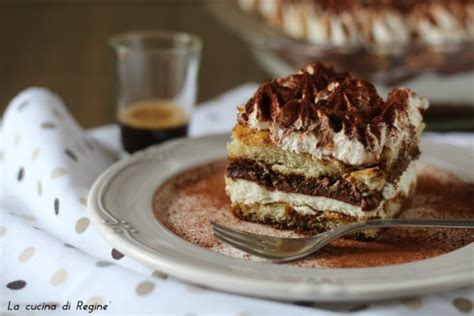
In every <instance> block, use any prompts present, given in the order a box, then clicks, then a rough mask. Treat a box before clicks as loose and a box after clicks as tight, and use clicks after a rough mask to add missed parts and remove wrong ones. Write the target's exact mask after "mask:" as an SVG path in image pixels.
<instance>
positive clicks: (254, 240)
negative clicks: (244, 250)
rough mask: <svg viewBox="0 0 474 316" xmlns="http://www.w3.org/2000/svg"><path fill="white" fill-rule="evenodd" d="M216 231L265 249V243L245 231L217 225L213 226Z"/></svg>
mask: <svg viewBox="0 0 474 316" xmlns="http://www.w3.org/2000/svg"><path fill="white" fill-rule="evenodd" d="M213 229H214V233H219V234H220V235H224V236H225V237H227V238H229V239H232V240H235V241H237V242H241V243H245V244H251V245H252V246H253V247H256V248H260V249H263V248H264V247H265V245H264V244H263V243H262V242H260V240H258V239H257V238H254V237H251V236H250V237H249V236H246V235H245V234H244V233H240V232H232V231H228V230H227V229H224V228H221V227H218V226H215V227H213Z"/></svg>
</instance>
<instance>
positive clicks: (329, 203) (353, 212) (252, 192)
mask: <svg viewBox="0 0 474 316" xmlns="http://www.w3.org/2000/svg"><path fill="white" fill-rule="evenodd" d="M415 183H416V163H415V162H414V161H413V162H411V163H410V165H409V166H408V168H407V169H406V170H405V171H404V172H403V174H402V175H401V176H400V179H399V180H398V182H397V183H395V184H392V183H388V184H386V185H385V187H384V189H383V196H384V198H385V199H386V200H388V199H391V198H394V197H395V196H397V195H399V194H401V195H403V196H407V195H408V194H409V193H410V190H411V188H412V187H413V186H414V185H415ZM226 191H227V193H228V195H229V197H230V200H231V201H232V203H243V204H247V205H252V204H255V203H259V204H270V203H278V202H281V203H288V204H291V205H292V206H293V208H294V209H295V211H297V212H298V213H300V214H304V215H308V214H316V212H317V211H321V210H324V211H332V212H337V213H341V214H346V215H350V216H356V217H372V216H380V217H382V218H383V216H384V203H385V201H382V202H381V203H380V204H379V205H378V206H377V207H376V208H375V209H373V210H370V211H363V210H362V208H361V207H359V206H355V205H352V204H349V203H345V202H341V201H338V200H335V199H331V198H327V197H322V196H311V195H305V194H300V193H288V192H282V191H270V190H267V189H266V188H265V187H263V186H260V185H258V184H256V183H255V182H251V181H247V180H242V179H231V178H226Z"/></svg>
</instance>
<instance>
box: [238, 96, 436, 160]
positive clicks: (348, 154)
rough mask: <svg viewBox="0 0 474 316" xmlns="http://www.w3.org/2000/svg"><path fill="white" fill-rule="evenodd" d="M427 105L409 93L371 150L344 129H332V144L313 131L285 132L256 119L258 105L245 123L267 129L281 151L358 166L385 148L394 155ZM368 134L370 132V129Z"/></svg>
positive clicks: (419, 121)
mask: <svg viewBox="0 0 474 316" xmlns="http://www.w3.org/2000/svg"><path fill="white" fill-rule="evenodd" d="M427 107H428V101H427V100H426V98H423V97H418V96H416V95H414V94H412V95H411V96H410V97H409V98H408V107H407V108H408V110H407V111H406V112H398V113H397V117H396V119H395V122H394V126H395V128H394V129H390V130H388V128H386V126H382V127H381V137H380V140H378V139H377V138H376V137H375V135H374V136H373V143H374V146H373V147H372V148H370V149H368V148H366V147H365V146H364V144H362V142H360V141H359V140H358V139H356V138H351V137H349V136H347V135H346V133H345V131H344V129H342V130H341V131H339V132H337V133H335V132H333V135H332V144H331V145H327V146H318V144H319V142H320V139H319V138H318V135H316V134H313V133H311V134H308V133H304V132H299V131H294V132H290V133H288V132H286V131H285V130H284V129H281V128H276V127H273V126H272V124H271V122H267V121H259V120H258V119H257V115H256V112H257V111H256V109H257V104H256V105H255V107H254V111H252V113H250V115H249V118H248V121H247V124H248V126H249V127H250V128H252V129H257V130H270V131H271V134H272V139H273V140H274V141H275V143H276V144H277V145H278V146H279V147H280V148H281V149H283V150H288V151H291V152H294V153H307V154H310V155H312V156H314V157H316V158H324V157H328V158H335V159H337V160H339V161H342V162H344V163H345V164H348V165H353V166H360V165H368V164H372V163H375V162H376V161H377V160H378V158H379V157H380V155H381V154H382V151H383V149H384V148H385V147H389V148H390V150H391V152H392V153H393V154H394V157H397V155H398V150H399V149H400V147H401V145H402V144H404V143H405V142H407V141H411V140H409V139H408V138H409V137H411V135H410V134H408V133H407V132H406V130H407V128H406V126H409V125H411V126H413V127H414V128H415V130H418V128H419V127H420V125H421V124H422V121H423V117H422V115H421V113H420V110H421V109H426V108H427ZM297 124H298V121H297V122H295V126H297ZM369 135H373V133H372V132H371V131H370V130H369Z"/></svg>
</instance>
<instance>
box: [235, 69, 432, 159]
mask: <svg viewBox="0 0 474 316" xmlns="http://www.w3.org/2000/svg"><path fill="white" fill-rule="evenodd" d="M427 107H428V101H427V100H426V98H422V97H418V96H417V95H416V94H415V93H413V92H411V91H410V90H408V89H404V88H399V89H395V90H393V91H392V92H391V93H390V94H389V96H388V98H387V101H385V102H384V101H383V100H382V99H381V98H380V97H379V96H378V95H377V93H376V91H375V88H374V87H373V86H372V85H371V84H369V83H368V82H365V81H362V80H356V79H352V77H351V76H350V75H348V74H338V73H335V72H334V71H333V69H332V68H327V67H325V66H323V65H321V64H314V65H309V66H307V67H305V68H304V69H302V70H301V71H300V72H298V74H296V75H292V76H290V77H287V78H280V79H277V80H273V81H272V82H270V83H268V84H265V85H263V86H262V87H261V88H260V89H259V90H258V91H257V92H256V94H255V95H254V97H253V98H252V99H251V100H250V101H249V102H248V103H247V104H246V105H245V106H242V107H240V108H239V115H238V120H239V122H240V123H241V124H246V125H247V126H248V127H249V128H252V129H257V130H268V131H269V132H270V137H271V139H272V140H273V142H274V143H275V144H276V145H277V146H279V147H280V148H281V149H283V150H288V151H292V152H295V153H307V154H310V155H312V156H314V157H317V158H334V159H337V160H339V161H341V162H344V163H345V164H348V165H354V166H360V165H370V164H375V163H377V162H378V161H379V160H380V159H381V157H382V153H383V151H384V149H385V148H389V149H390V150H391V152H392V153H393V154H394V156H395V157H396V154H397V153H398V151H399V149H400V148H401V147H402V146H403V145H404V144H408V143H411V142H413V141H417V139H413V138H414V137H417V136H418V134H419V131H420V130H421V129H422V128H423V126H424V125H423V116H422V112H423V111H424V110H426V109H427Z"/></svg>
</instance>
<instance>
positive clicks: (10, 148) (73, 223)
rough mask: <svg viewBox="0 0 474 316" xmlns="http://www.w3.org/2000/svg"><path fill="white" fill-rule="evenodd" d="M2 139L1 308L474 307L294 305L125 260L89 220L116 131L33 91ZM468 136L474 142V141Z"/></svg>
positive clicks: (242, 92) (444, 309) (248, 89)
mask: <svg viewBox="0 0 474 316" xmlns="http://www.w3.org/2000/svg"><path fill="white" fill-rule="evenodd" d="M255 89H256V85H254V84H247V85H243V86H240V87H238V88H236V89H233V90H231V91H229V92H227V93H226V94H224V95H222V96H220V97H218V98H216V99H215V100H213V101H210V102H206V104H205V105H203V106H201V107H198V108H197V110H196V111H195V113H194V116H193V120H192V122H191V126H190V133H191V135H192V136H199V135H203V134H208V133H218V132H224V131H229V130H230V128H231V127H232V125H233V124H234V120H235V106H236V105H237V104H242V103H244V102H245V100H246V99H248V97H249V96H250V95H251V94H252V93H253V92H254V91H255ZM1 135H2V138H1V142H2V143H0V148H1V150H2V151H3V161H2V158H0V167H1V168H2V177H1V181H2V182H1V187H2V191H1V196H0V210H1V223H0V247H1V250H2V273H1V278H2V285H1V302H0V303H1V309H2V311H7V310H12V309H13V310H15V308H16V307H17V305H18V307H17V308H18V309H19V311H23V312H24V311H26V309H27V308H30V309H31V308H38V307H43V308H47V307H48V306H52V305H48V306H44V305H41V304H43V303H54V304H56V305H57V307H56V312H57V313H58V312H59V311H58V310H61V308H63V306H65V307H64V308H65V309H67V306H68V305H67V303H68V302H69V303H71V306H70V307H69V310H68V311H69V312H70V311H75V310H76V308H77V304H78V303H79V302H80V301H82V302H84V304H93V303H100V304H102V306H104V304H106V305H108V307H107V311H109V312H110V311H112V312H114V313H117V312H122V313H127V312H140V313H145V312H160V313H168V314H183V313H198V314H201V313H202V314H209V313H218V314H232V315H235V314H239V313H240V314H245V313H250V312H252V313H255V314H284V315H291V314H306V313H308V314H309V313H313V312H314V311H315V310H317V311H318V312H319V313H320V314H321V315H323V314H332V312H330V310H346V311H347V310H350V309H359V310H360V312H359V313H364V314H374V315H376V314H380V313H382V312H383V313H384V314H387V315H396V314H399V313H404V314H411V313H417V314H419V313H421V314H426V315H432V314H433V313H434V312H438V313H444V314H451V315H452V314H455V313H456V312H457V313H462V311H468V310H469V309H472V301H471V300H470V299H471V298H472V296H473V293H474V291H473V290H472V289H460V290H456V291H451V292H448V293H442V294H435V295H430V296H426V297H423V298H410V299H407V300H401V301H400V300H396V301H390V302H384V303H375V304H370V305H367V304H342V305H341V304H312V303H311V302H304V303H301V302H300V303H298V304H288V303H279V302H274V301H268V300H262V299H254V298H249V297H243V296H237V295H232V294H228V293H222V292H218V291H214V290H211V289H206V288H202V287H199V286H196V285H190V284H187V283H185V282H182V281H179V280H176V279H174V278H172V277H168V276H167V275H165V274H163V273H161V272H160V271H153V270H152V269H150V268H148V267H145V266H143V265H142V264H140V263H138V262H136V261H134V260H132V259H130V258H128V257H127V256H122V255H121V254H120V253H119V252H117V251H116V250H114V249H112V248H111V246H110V245H108V244H107V243H106V242H105V241H103V240H102V238H101V237H100V236H99V235H98V234H97V232H96V231H95V229H94V227H92V226H91V225H90V223H89V220H88V218H87V212H86V206H85V198H86V196H87V191H88V189H89V187H90V185H91V184H92V182H93V180H94V179H95V178H96V177H97V176H98V174H99V173H100V172H101V171H102V170H104V169H105V168H106V167H107V166H108V165H110V164H111V163H112V162H113V160H114V159H115V158H116V157H117V156H118V153H119V150H120V144H119V141H118V128H117V127H116V126H109V127H105V128H99V129H94V130H93V131H91V132H89V133H87V132H84V131H83V130H82V129H81V127H80V126H79V125H78V124H77V122H76V121H75V120H74V119H73V118H72V117H71V116H70V115H69V113H68V112H67V111H66V109H65V107H64V105H63V103H62V101H61V100H60V99H59V98H58V97H57V96H56V95H54V94H53V93H51V92H50V91H48V90H46V89H41V88H30V89H27V90H25V91H23V92H22V93H20V94H19V95H18V96H17V97H16V98H15V99H14V100H12V102H11V104H10V105H9V106H8V109H7V111H6V112H5V114H4V117H3V127H2V132H1ZM462 136H464V138H466V139H468V145H469V144H471V145H472V144H473V142H472V141H473V139H474V138H473V137H472V135H467V136H466V135H462ZM460 138H462V137H460V136H458V137H456V139H460ZM469 139H470V141H469ZM441 141H443V140H441ZM0 157H1V156H0ZM38 304H40V306H37V305H38ZM79 304H80V303H79ZM302 305H304V306H302ZM307 306H311V307H307ZM49 313H50V311H49ZM64 313H67V312H66V311H64Z"/></svg>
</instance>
